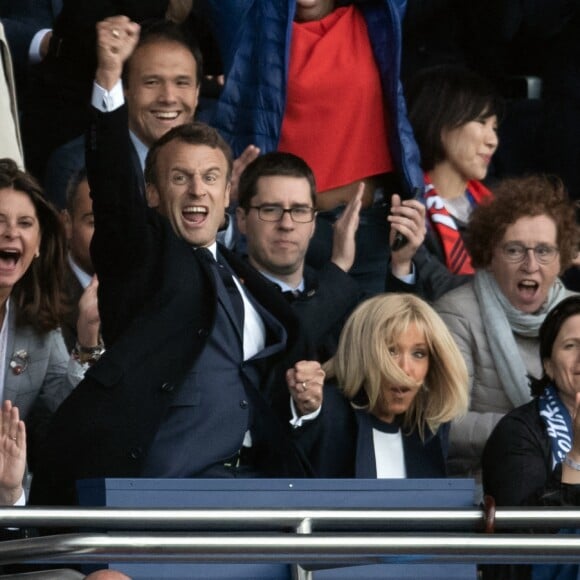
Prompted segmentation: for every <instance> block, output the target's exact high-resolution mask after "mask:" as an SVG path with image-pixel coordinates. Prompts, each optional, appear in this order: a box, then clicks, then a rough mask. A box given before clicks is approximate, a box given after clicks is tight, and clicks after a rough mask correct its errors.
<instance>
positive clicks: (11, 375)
mask: <svg viewBox="0 0 580 580" xmlns="http://www.w3.org/2000/svg"><path fill="white" fill-rule="evenodd" d="M28 351H29V333H28V331H26V330H24V331H21V332H18V331H17V330H16V314H15V312H14V306H12V308H10V312H9V314H8V340H7V341H6V358H5V365H6V368H5V372H4V394H3V397H4V400H6V399H9V400H10V401H12V402H13V403H14V404H17V403H16V398H17V396H18V391H19V389H18V385H20V384H22V378H21V376H20V375H21V372H20V373H19V372H18V368H22V366H23V365H24V363H27V362H29V361H28V360H27V357H28V355H29V352H28ZM17 353H19V354H21V355H22V356H21V357H20V358H16V355H17ZM24 353H26V354H25V355H24ZM11 362H13V363H14V365H15V366H14V368H13V367H11V366H10V363H11ZM24 372H29V369H25V370H24Z"/></svg>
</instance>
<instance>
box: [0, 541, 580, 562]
mask: <svg viewBox="0 0 580 580" xmlns="http://www.w3.org/2000/svg"><path fill="white" fill-rule="evenodd" d="M38 560H43V561H51V562H58V563H71V562H84V563H102V562H111V561H112V562H136V561H138V562H144V563H160V562H163V563H168V562H171V563H193V562H195V563H201V562H203V563H216V562H221V563H224V562H237V563H267V562H283V563H300V565H301V566H303V567H312V566H321V565H328V567H332V566H333V565H346V564H348V565H360V564H377V563H387V564H388V563H401V562H406V563H413V564H427V563H433V562H437V563H456V564H457V563H473V562H478V563H487V564H500V563H503V564H506V563H526V564H535V563H563V562H566V563H580V537H579V536H576V535H568V536H566V535H540V536H536V535H495V534H493V535H489V534H470V535H461V536H458V535H447V534H439V535H428V534H405V535H398V534H352V533H345V534H333V535H326V534H312V535H304V534H295V535H288V534H259V535H255V534H254V535H245V534H244V535H240V534H219V535H215V534H214V535H190V534H145V533H130V534H128V533H126V534H120V533H114V534H66V535H59V536H49V537H41V538H31V539H28V540H13V541H7V542H1V543H0V562H2V563H14V562H21V563H22V562H29V561H38Z"/></svg>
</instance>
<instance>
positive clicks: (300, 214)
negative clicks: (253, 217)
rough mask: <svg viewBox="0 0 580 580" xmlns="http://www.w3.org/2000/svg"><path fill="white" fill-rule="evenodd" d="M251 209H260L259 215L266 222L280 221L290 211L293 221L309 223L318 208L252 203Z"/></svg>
mask: <svg viewBox="0 0 580 580" xmlns="http://www.w3.org/2000/svg"><path fill="white" fill-rule="evenodd" d="M249 209H255V210H258V217H259V218H260V219H261V220H262V221H264V222H279V221H280V220H281V219H282V218H283V217H284V214H285V213H289V214H290V217H291V218H292V221H293V222H296V223H299V224H307V223H309V222H311V221H312V220H313V219H314V216H315V215H316V209H315V208H313V207H308V206H305V205H298V206H296V207H290V208H283V207H282V206H281V205H251V206H250V207H249Z"/></svg>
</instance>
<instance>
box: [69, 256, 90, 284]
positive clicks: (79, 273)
mask: <svg viewBox="0 0 580 580" xmlns="http://www.w3.org/2000/svg"><path fill="white" fill-rule="evenodd" d="M67 260H68V264H69V266H70V268H71V270H72V271H73V273H74V275H75V276H76V277H77V280H78V281H79V283H80V285H81V286H82V287H83V289H84V288H86V287H87V286H88V285H89V284H90V283H91V280H92V278H93V277H92V276H91V275H90V274H87V273H86V272H85V271H84V270H83V269H82V268H81V267H80V266H79V265H78V264H77V263H76V262H75V261H74V259H73V257H72V256H71V255H70V254H68V255H67Z"/></svg>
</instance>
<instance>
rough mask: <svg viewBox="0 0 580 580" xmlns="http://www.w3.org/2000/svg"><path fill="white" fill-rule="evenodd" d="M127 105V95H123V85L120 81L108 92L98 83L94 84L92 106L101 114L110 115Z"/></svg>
mask: <svg viewBox="0 0 580 580" xmlns="http://www.w3.org/2000/svg"><path fill="white" fill-rule="evenodd" d="M124 103H125V95H124V94H123V83H122V82H121V79H119V80H118V81H117V82H116V83H115V86H114V87H113V88H112V89H111V90H110V91H107V90H105V89H104V88H103V87H101V86H100V85H98V84H97V83H93V95H92V97H91V104H92V105H93V107H95V109H98V110H99V111H101V113H110V112H111V111H115V110H116V109H118V108H119V107H122V106H123V104H124Z"/></svg>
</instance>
